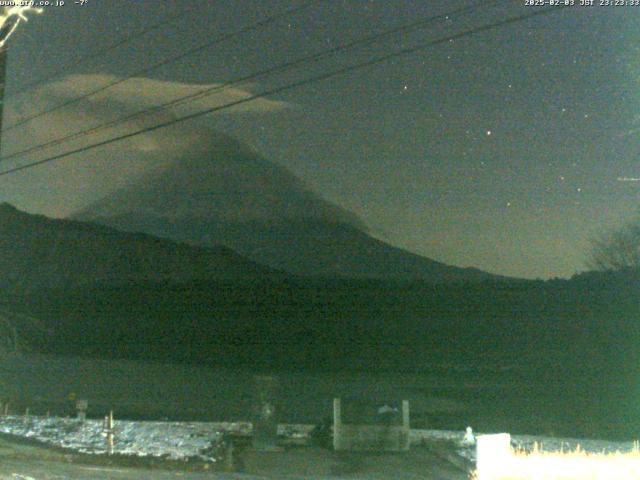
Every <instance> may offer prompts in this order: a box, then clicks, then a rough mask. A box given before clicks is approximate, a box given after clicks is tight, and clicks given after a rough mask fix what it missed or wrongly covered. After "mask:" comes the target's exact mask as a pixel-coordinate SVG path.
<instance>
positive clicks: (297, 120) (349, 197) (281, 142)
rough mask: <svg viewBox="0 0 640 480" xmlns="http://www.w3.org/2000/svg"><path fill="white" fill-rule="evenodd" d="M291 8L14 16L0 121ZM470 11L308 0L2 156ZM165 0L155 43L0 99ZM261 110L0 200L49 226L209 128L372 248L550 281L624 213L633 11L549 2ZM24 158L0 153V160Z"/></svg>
mask: <svg viewBox="0 0 640 480" xmlns="http://www.w3.org/2000/svg"><path fill="white" fill-rule="evenodd" d="M482 3H483V2H479V4H482ZM484 3H485V4H486V5H490V4H489V3H488V2H484ZM523 3H524V2H523V1H518V2H502V3H500V4H499V5H498V6H495V7H491V6H487V7H484V8H480V9H478V10H476V11H475V12H474V13H473V15H470V16H466V17H460V18H450V19H449V20H446V21H441V22H436V23H434V24H432V25H430V27H429V28H426V29H423V30H420V31H418V32H414V33H411V34H408V35H395V36H393V37H390V38H388V39H387V40H386V41H383V42H379V43H377V44H374V45H370V46H367V47H366V48H364V49H361V50H359V51H357V52H350V53H347V54H342V55H336V56H333V57H330V58H329V59H327V60H325V61H323V62H319V63H318V64H316V65H313V66H306V67H305V68H302V69H299V70H296V71H292V72H286V73H280V74H278V75H277V76H274V77H273V78H268V79H259V80H256V81H254V82H252V83H251V84H249V85H243V86H242V87H240V88H241V89H242V91H238V92H236V94H237V95H240V96H241V95H246V94H247V92H253V93H257V92H260V91H263V90H265V89H268V88H272V87H274V86H277V85H282V84H285V83H287V82H291V81H295V80H298V79H301V78H305V77H307V76H312V75H315V74H318V73H320V72H325V71H328V70H329V69H331V68H336V67H337V66H340V65H346V64H348V63H351V62H355V61H362V60H366V59H369V58H372V57H375V56H378V55H381V54H384V53H388V52H391V51H394V50H397V49H400V48H404V47H410V46H412V45H417V44H420V43H424V42H428V41H430V40H434V39H437V38H441V37H444V36H447V35H451V34H453V33H457V32H459V31H462V30H466V29H469V28H473V27H477V26H481V25H484V24H487V23H490V22H492V21H496V20H501V19H504V18H507V17H509V16H516V15H519V14H522V13H526V12H529V11H533V10H534V9H535V8H536V7H526V6H524V5H523ZM596 3H598V2H597V1H596ZM301 4H302V2H290V1H281V0H269V1H264V0H254V1H250V0H218V1H215V2H213V1H210V0H206V1H205V0H191V1H189V2H174V1H160V0H156V1H153V2H152V1H133V0H109V1H98V0H88V2H87V4H86V5H84V6H78V5H74V2H73V1H67V5H65V6H63V7H47V8H45V12H44V13H43V14H42V15H40V16H30V17H31V20H30V21H29V23H27V24H24V25H21V26H20V27H21V28H20V31H19V32H18V33H17V34H16V36H15V37H14V38H13V39H12V40H13V41H12V43H11V48H10V52H9V54H10V59H9V72H8V78H7V81H8V85H7V92H8V93H7V94H8V96H9V99H8V100H7V102H8V106H7V113H6V118H5V125H7V126H8V125H10V124H11V123H12V118H13V120H15V118H16V116H17V117H20V116H21V115H22V114H24V113H28V112H29V111H33V110H34V109H35V111H38V110H41V109H42V108H46V107H47V106H50V105H55V104H56V103H59V102H60V101H63V100H64V99H65V98H69V97H73V96H74V95H77V94H78V92H80V91H83V90H82V89H83V88H84V89H85V90H86V89H88V88H90V85H91V84H92V83H93V84H97V83H98V82H100V81H104V78H111V77H107V76H108V75H113V76H116V77H122V76H127V75H131V74H132V73H134V72H136V71H137V70H139V69H140V68H142V67H144V66H145V65H151V64H153V63H155V62H157V61H159V60H161V59H163V58H165V57H167V56H170V55H175V54H176V53H178V52H181V51H183V50H185V49H187V48H190V47H192V46H194V45H197V44H200V43H204V42H206V41H207V39H212V38H214V37H216V36H219V35H221V34H223V33H225V32H232V31H235V30H238V29H239V28H241V27H243V26H245V25H248V24H250V23H252V22H255V21H257V20H260V19H262V18H264V17H266V16H268V15H272V14H274V13H276V12H280V11H284V10H287V9H288V8H291V7H292V6H294V5H301ZM470 4H471V3H470V2H466V3H465V2H460V1H443V0H438V1H433V2H427V1H408V0H405V1H400V0H372V1H359V0H344V1H325V2H317V5H315V6H314V7H312V8H310V9H308V10H305V11H304V12H301V13H300V14H297V15H294V16H291V17H289V18H287V19H284V20H280V21H278V22H276V23H274V24H271V25H269V26H267V27H265V28H262V29H259V30H257V31H253V32H251V33H250V34H246V35H242V36H241V37H240V38H235V39H233V40H229V41H227V42H223V43H221V44H219V45H216V46H214V47H212V48H210V49H207V50H204V51H202V52H200V53H198V54H196V55H193V56H190V57H189V58H187V59H184V60H183V61H180V62H176V63H173V64H170V65H167V66H165V67H162V68H160V69H158V70H156V71H154V72H151V73H148V74H147V75H145V76H146V77H148V78H150V79H154V80H157V81H160V82H161V83H158V84H154V85H163V88H165V90H166V91H165V90H163V89H162V88H158V89H156V88H149V89H147V90H148V91H146V92H145V93H144V94H141V95H137V94H136V92H135V91H130V92H129V91H125V90H122V89H125V88H126V86H125V85H123V86H121V90H119V92H120V94H119V96H118V97H117V98H116V95H115V94H112V95H111V96H110V95H109V94H108V93H107V94H105V95H102V96H99V97H97V98H95V99H93V100H92V101H88V102H84V103H83V104H82V105H76V106H74V107H73V108H70V109H68V110H66V112H59V113H58V114H57V115H51V116H49V117H48V118H41V119H39V120H38V121H37V122H33V123H34V124H33V125H24V126H22V127H19V128H17V129H15V130H13V131H12V132H10V133H7V134H6V135H5V137H4V138H3V153H5V154H6V153H8V152H11V151H14V150H15V149H16V148H22V147H23V146H29V145H31V144H34V143H39V142H41V141H42V140H43V139H48V138H56V136H59V132H61V131H62V132H65V131H66V130H65V129H67V128H71V126H70V125H72V124H74V122H76V123H77V125H76V126H75V127H73V128H81V127H82V125H83V124H84V123H85V122H97V123H100V120H101V119H104V118H107V119H108V118H112V117H113V118H115V117H117V114H121V113H122V111H123V110H126V109H127V108H133V106H135V105H139V104H143V105H148V104H149V105H150V104H153V103H154V102H155V103H158V98H160V97H161V98H165V97H166V98H172V96H173V97H175V96H176V95H178V94H179V93H180V92H183V91H184V90H185V89H188V88H191V87H190V86H189V85H184V84H191V83H195V84H213V83H221V82H225V81H229V80H232V79H235V78H237V77H239V76H243V75H246V74H249V73H252V72H255V71H257V70H260V69H263V68H266V67H269V66H271V65H275V64H278V63H281V62H284V61H287V60H293V59H295V58H298V57H300V56H303V55H306V54H309V53H312V52H316V51H319V50H322V49H324V48H327V47H330V46H333V45H338V44H341V43H344V42H346V41H349V40H353V39H357V38H360V37H362V36H365V35H369V34H371V33H375V32H380V31H383V30H385V29H389V28H393V27H395V26H399V25H403V24H406V23H409V22H413V21H415V20H416V19H419V18H422V17H425V18H426V17H429V16H433V15H435V14H440V13H445V12H448V11H451V10H454V9H455V8H458V7H460V6H464V5H470ZM179 5H180V6H183V8H187V9H188V10H189V12H188V13H187V15H186V16H184V17H182V18H181V19H179V21H178V22H176V23H175V24H171V25H168V26H166V27H164V28H163V29H162V31H161V32H156V33H155V34H150V35H148V36H146V37H143V38H142V39H139V40H137V41H134V42H132V43H130V44H127V45H124V46H122V47H120V48H119V49H118V50H117V51H114V52H111V53H110V54H109V55H103V56H101V57H98V58H95V59H94V60H93V61H91V62H88V63H85V64H82V65H81V66H78V67H75V68H74V69H71V70H70V71H68V72H67V73H69V74H79V75H76V76H74V77H69V78H65V77H64V76H61V77H56V78H55V79H51V81H49V82H48V83H45V84H43V85H41V87H40V88H35V87H33V88H31V89H30V91H31V93H30V96H29V97H28V100H25V99H24V98H26V97H25V96H19V95H16V92H20V91H21V90H23V87H22V85H24V84H25V83H30V82H33V81H35V80H38V79H46V78H48V77H49V76H50V75H51V74H52V73H54V72H56V71H58V69H59V67H60V65H65V64H67V63H70V62H73V61H74V60H75V59H77V58H78V57H81V56H84V55H86V54H88V53H90V52H92V51H95V50H97V49H100V48H101V47H103V46H105V45H107V44H109V43H111V42H114V41H115V40H116V39H118V38H121V36H122V35H126V34H128V33H133V32H137V31H139V30H140V29H142V28H145V26H147V25H150V24H152V23H154V22H157V21H158V20H159V19H161V18H164V17H165V16H167V15H179V14H181V13H182V12H181V11H180V10H179V7H178V6H179ZM89 75H90V76H89ZM101 79H102V80H101ZM54 82H57V83H54ZM143 85H146V84H144V81H143ZM97 86H99V85H97ZM127 92H128V93H127ZM153 95H159V96H160V97H157V98H156V97H154V96H153ZM268 100H271V102H267V101H264V100H261V102H262V103H257V104H256V105H255V106H252V107H249V105H247V107H246V108H245V109H243V110H242V111H236V112H228V113H224V114H219V115H215V116H208V117H205V118H202V119H199V120H197V121H191V122H188V123H184V124H181V125H180V126H179V127H172V128H171V129H170V130H168V131H160V132H156V133H155V134H153V135H149V136H147V137H145V138H141V139H138V140H136V141H132V142H130V143H128V144H123V145H118V146H114V147H113V148H110V147H107V148H101V149H97V150H93V151H91V152H89V153H86V154H83V155H81V156H74V157H71V158H68V159H65V160H64V161H62V162H59V163H55V164H54V163H51V164H47V165H44V166H40V167H37V168H33V169H30V170H27V171H25V172H23V173H17V174H15V175H8V176H4V177H0V199H2V200H5V201H9V202H12V203H14V204H15V205H16V206H18V207H19V208H22V209H25V210H28V211H31V212H38V213H44V214H47V215H51V216H64V215H67V214H69V213H71V212H72V211H74V210H75V209H77V208H79V207H81V206H83V205H84V204H86V203H87V202H89V201H91V200H93V199H95V197H96V196H99V195H102V194H105V193H107V192H108V191H109V189H112V188H116V187H117V186H121V185H124V184H126V183H127V182H129V181H131V178H132V177H133V176H134V175H136V174H139V173H140V171H141V169H144V165H149V164H152V163H153V162H162V161H167V160H168V157H171V156H174V155H177V154H179V153H180V151H181V150H184V149H189V148H191V147H193V146H194V145H195V144H196V143H197V142H198V141H199V139H200V138H202V135H203V134H204V133H203V132H206V130H207V129H209V128H214V129H217V130H220V131H224V132H227V133H230V134H232V135H234V136H236V137H238V138H239V139H241V140H243V141H245V142H247V143H248V144H249V145H251V146H253V148H255V149H256V150H257V151H259V152H260V153H261V154H262V155H264V156H265V157H267V158H269V159H271V160H273V161H275V162H277V163H279V164H281V165H283V166H285V167H287V168H289V169H290V170H291V171H292V172H294V173H295V174H297V175H298V176H300V177H301V178H302V179H304V181H305V182H307V183H308V184H309V185H310V186H311V187H312V188H313V189H314V190H315V191H317V192H319V193H320V194H322V195H323V196H324V197H325V198H327V199H328V200H331V201H333V202H335V203H338V204H339V205H341V206H343V207H345V208H347V209H349V210H351V211H353V212H355V213H356V214H358V215H359V216H360V217H361V218H362V219H363V220H364V221H365V222H366V223H367V224H368V225H369V227H370V228H371V232H372V234H373V235H375V236H376V237H378V238H381V239H383V240H385V241H388V242H389V243H391V244H393V245H397V246H400V247H403V248H406V249H408V250H411V251H413V252H416V253H419V254H421V255H424V256H427V257H430V258H434V259H437V260H440V261H443V262H446V263H450V264H453V265H459V266H475V267H478V268H481V269H484V270H488V271H490V272H495V273H500V274H506V275H513V276H519V277H527V278H551V277H555V276H559V277H567V276H571V275H572V274H574V273H576V272H579V271H582V270H584V269H585V266H584V261H585V258H586V254H587V250H588V245H589V243H588V240H589V238H591V237H593V236H594V235H597V234H598V233H600V232H603V231H606V230H607V229H609V228H613V227H616V226H618V225H620V224H621V223H622V222H625V221H628V220H630V219H631V218H632V217H633V216H634V215H635V214H636V213H637V212H638V209H639V205H640V202H639V200H640V161H639V160H640V158H639V151H640V7H631V6H630V7H614V6H610V7H600V6H594V7H579V6H575V7H571V8H566V9H562V10H558V11H557V12H555V13H553V14H550V15H545V16H540V17H536V18H533V19H529V20H525V21H523V22H518V23H514V24H512V25H508V26H504V27H501V28H499V29H496V30H492V31H489V32H483V33H478V34H475V35H472V36H467V37H464V38H460V39H456V40H455V41H453V42H448V43H446V44H440V45H436V46H434V47H432V48H428V49H426V50H424V51H423V52H420V53H416V54H412V55H408V56H404V57H397V58H395V59H393V60H391V61H387V62H384V63H381V64H379V65H376V66H371V67H367V68H363V69H360V70H357V71H354V72H351V73H349V74H346V75H342V76H339V77H335V78H333V79H330V80H327V81H323V82H320V83H315V84H312V85H309V86H306V87H304V88H300V89H296V90H292V91H289V92H286V93H282V94H278V95H276V96H274V97H270V98H269V99H268ZM145 102H146V103H145ZM114 116H115V117H114ZM87 126H91V125H89V124H87ZM72 130H73V129H72ZM167 145H171V148H169V147H167ZM56 151H58V150H56ZM59 151H62V150H59ZM43 156H44V154H40V155H36V156H31V157H25V158H24V159H21V160H19V161H7V162H6V163H5V167H9V166H14V165H19V164H20V163H21V162H22V163H24V162H27V161H30V160H35V159H38V158H43ZM114 167H115V168H114Z"/></svg>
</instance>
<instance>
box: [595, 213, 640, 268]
mask: <svg viewBox="0 0 640 480" xmlns="http://www.w3.org/2000/svg"><path fill="white" fill-rule="evenodd" d="M587 265H588V266H589V267H590V268H592V269H595V270H601V271H611V270H614V271H619V270H627V269H640V215H639V216H637V217H636V219H635V220H633V221H631V222H629V223H627V224H625V225H623V226H622V227H621V228H619V229H617V230H614V231H612V232H609V233H607V234H605V235H602V236H600V237H598V238H595V239H594V240H592V241H591V252H590V255H589V260H588V262H587Z"/></svg>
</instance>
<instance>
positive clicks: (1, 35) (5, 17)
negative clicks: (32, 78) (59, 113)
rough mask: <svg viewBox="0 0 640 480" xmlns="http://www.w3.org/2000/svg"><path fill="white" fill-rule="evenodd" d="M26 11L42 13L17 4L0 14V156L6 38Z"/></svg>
mask: <svg viewBox="0 0 640 480" xmlns="http://www.w3.org/2000/svg"><path fill="white" fill-rule="evenodd" d="M16 3H19V2H16ZM27 12H34V13H42V9H40V8H34V7H18V6H12V7H3V13H2V14H0V156H1V155H2V117H3V112H4V92H5V85H6V73H7V50H8V46H7V40H9V38H10V37H11V35H13V33H14V32H15V31H16V28H18V25H19V24H20V22H21V21H23V20H24V21H25V22H26V21H27V17H26V16H25V14H26V13H27Z"/></svg>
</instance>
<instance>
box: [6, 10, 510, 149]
mask: <svg viewBox="0 0 640 480" xmlns="http://www.w3.org/2000/svg"><path fill="white" fill-rule="evenodd" d="M510 1H512V0H492V1H489V2H485V3H481V4H480V3H476V4H474V5H471V6H467V7H462V8H458V9H455V10H452V11H450V12H447V13H443V14H439V15H434V16H432V17H428V18H426V19H422V20H419V21H416V22H412V23H410V24H405V25H401V26H398V27H395V28H392V29H389V30H385V31H383V32H380V33H377V34H373V35H369V36H367V37H365V38H361V39H357V40H354V41H351V42H348V43H345V44H341V45H337V46H335V47H332V48H329V49H326V50H323V51H321V52H317V53H314V54H311V55H308V56H305V57H302V58H298V59H296V60H293V61H290V62H285V63H281V64H279V65H276V66H273V67H270V68H267V69H265V70H261V71H258V72H255V73H252V74H249V75H245V76H243V77H240V78H236V79H235V80H230V81H228V82H224V83H222V84H220V85H216V86H213V87H210V88H207V89H204V90H201V91H199V92H195V93H192V94H189V95H185V96H183V97H180V98H177V99H175V100H171V101H169V102H166V103H163V104H161V105H156V106H153V107H150V108H146V109H143V110H139V111H137V112H134V113H132V114H129V115H126V116H124V117H120V118H118V119H115V120H111V121H108V122H105V123H102V124H100V125H97V126H95V127H91V128H89V129H86V130H81V131H78V132H75V133H72V134H69V135H66V136H64V137H60V138H58V139H54V140H51V141H49V142H46V143H44V144H40V145H35V146H32V147H29V148H26V149H24V150H20V151H17V152H13V153H11V154H8V155H5V156H4V157H2V158H0V161H3V160H8V159H11V158H15V157H18V156H22V155H25V154H27V153H33V152H35V151H39V150H42V149H45V148H48V147H52V146H55V145H59V144H61V143H64V142H66V141H69V140H74V139H78V138H81V137H84V136H87V135H91V134H94V133H97V132H98V131H100V130H103V129H106V128H111V127H114V126H117V125H119V124H121V123H124V122H126V121H128V120H132V119H134V118H137V117H140V116H144V115H147V114H150V113H155V112H158V111H162V110H167V109H168V108H171V107H174V106H177V105H180V104H183V103H188V102H192V101H195V100H198V99H201V98H205V97H207V96H211V95H213V94H214V93H216V92H218V91H221V90H223V89H225V88H229V87H231V86H234V85H238V84H241V83H243V82H247V81H251V80H255V79H258V78H260V77H263V76H266V75H270V74H272V73H276V72H279V71H286V70H289V69H291V68H294V67H297V66H299V65H301V64H304V63H309V62H317V61H320V60H322V59H323V58H325V57H328V56H330V55H334V54H337V53H341V52H343V51H345V50H350V49H353V48H359V47H363V46H367V45H371V44H373V43H376V42H379V41H380V40H382V39H384V38H385V37H389V36H391V35H395V34H397V33H408V32H411V31H415V30H419V29H422V28H424V27H426V26H427V25H429V24H430V23H433V22H434V21H437V20H443V19H447V20H448V19H452V18H456V17H458V16H462V15H467V14H469V13H471V12H473V11H475V10H477V9H478V8H487V7H491V6H494V5H496V4H500V3H508V2H510Z"/></svg>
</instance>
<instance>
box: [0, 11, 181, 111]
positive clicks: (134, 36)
mask: <svg viewBox="0 0 640 480" xmlns="http://www.w3.org/2000/svg"><path fill="white" fill-rule="evenodd" d="M191 13H192V11H191V10H184V11H183V12H181V13H178V14H176V15H171V16H168V17H166V18H164V19H163V20H161V21H159V22H156V23H154V24H152V25H149V26H148V27H146V28H143V29H142V30H140V31H139V32H136V33H131V34H129V35H125V36H124V37H122V38H121V39H120V40H117V41H115V42H113V43H110V44H109V45H107V46H105V47H103V48H100V49H98V50H95V51H94V52H91V53H89V54H87V55H84V56H81V57H79V58H77V59H76V60H74V61H72V62H70V63H68V64H66V65H63V66H62V67H60V68H58V69H57V70H55V71H54V72H53V73H52V74H50V75H49V76H47V77H44V78H40V79H38V80H34V81H32V82H27V83H26V84H24V85H23V87H24V88H23V89H22V90H20V91H19V92H16V93H13V94H11V95H10V96H8V97H5V102H6V101H7V100H8V99H9V98H13V97H15V96H18V95H20V94H22V93H24V92H26V91H27V90H29V89H30V88H33V87H36V86H38V85H41V84H43V83H45V82H48V81H51V80H52V79H54V78H56V77H59V76H60V75H62V74H64V73H67V72H69V70H71V69H73V68H76V67H78V66H79V65H82V64H83V63H85V62H87V61H90V60H93V59H95V58H96V57H100V56H102V55H106V54H108V53H109V52H111V51H112V50H115V49H116V48H118V47H121V46H122V45H125V44H127V43H129V42H132V41H133V40H136V39H138V38H140V37H144V36H145V35H147V34H149V33H151V32H155V31H156V30H158V29H160V28H162V27H164V26H166V25H169V24H171V23H174V22H177V21H179V20H181V19H182V18H184V17H186V16H187V15H190V14H191Z"/></svg>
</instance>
